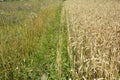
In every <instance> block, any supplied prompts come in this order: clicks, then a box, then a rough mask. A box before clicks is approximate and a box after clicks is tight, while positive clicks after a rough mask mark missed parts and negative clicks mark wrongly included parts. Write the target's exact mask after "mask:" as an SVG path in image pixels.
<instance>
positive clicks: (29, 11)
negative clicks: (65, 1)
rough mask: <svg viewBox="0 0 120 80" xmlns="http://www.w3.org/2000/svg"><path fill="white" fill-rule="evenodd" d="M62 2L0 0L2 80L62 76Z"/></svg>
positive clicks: (0, 61) (35, 79)
mask: <svg viewBox="0 0 120 80" xmlns="http://www.w3.org/2000/svg"><path fill="white" fill-rule="evenodd" d="M60 5H61V1H55V0H51V1H49V2H48V1H40V2H39V1H38V2H36V1H33V2H27V1H25V2H16V1H15V2H3V3H0V28H1V29H0V79H5V80H14V79H17V80H40V79H41V77H42V76H44V75H45V76H44V77H46V78H47V79H49V80H53V79H58V75H57V70H56V67H57V66H56V56H57V45H58V41H59V38H58V36H59V34H60V11H61V6H60Z"/></svg>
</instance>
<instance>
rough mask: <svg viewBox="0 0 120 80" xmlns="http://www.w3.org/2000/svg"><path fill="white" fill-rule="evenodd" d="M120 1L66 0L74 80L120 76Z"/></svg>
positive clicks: (107, 78)
mask: <svg viewBox="0 0 120 80" xmlns="http://www.w3.org/2000/svg"><path fill="white" fill-rule="evenodd" d="M119 4H120V2H119V1H114V0H99V1H98V0H67V1H66V2H65V4H64V9H63V10H65V12H66V13H64V14H65V15H66V22H67V31H68V55H69V57H70V62H71V74H72V78H73V79H74V80H77V79H78V80H81V79H82V80H83V79H84V80H93V79H94V80H98V79H99V80H119V79H120V15H119V14H120V5H119Z"/></svg>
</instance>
